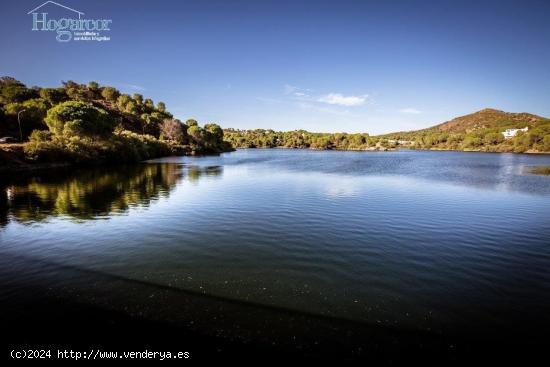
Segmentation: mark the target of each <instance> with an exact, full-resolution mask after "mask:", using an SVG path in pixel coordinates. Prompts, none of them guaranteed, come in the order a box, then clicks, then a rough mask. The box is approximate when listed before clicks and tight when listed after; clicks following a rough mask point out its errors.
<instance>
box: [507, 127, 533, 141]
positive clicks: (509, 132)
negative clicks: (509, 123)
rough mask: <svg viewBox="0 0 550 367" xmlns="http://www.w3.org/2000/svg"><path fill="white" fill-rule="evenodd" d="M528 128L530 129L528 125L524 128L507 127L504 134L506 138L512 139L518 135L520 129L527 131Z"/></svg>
mask: <svg viewBox="0 0 550 367" xmlns="http://www.w3.org/2000/svg"><path fill="white" fill-rule="evenodd" d="M527 130H529V127H528V126H526V127H524V128H523V129H506V131H504V132H503V133H502V135H504V138H505V139H510V138H513V137H514V136H516V135H517V133H518V132H519V131H527Z"/></svg>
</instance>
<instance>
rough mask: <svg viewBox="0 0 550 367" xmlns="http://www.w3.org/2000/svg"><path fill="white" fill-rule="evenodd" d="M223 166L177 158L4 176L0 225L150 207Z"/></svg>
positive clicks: (0, 191)
mask: <svg viewBox="0 0 550 367" xmlns="http://www.w3.org/2000/svg"><path fill="white" fill-rule="evenodd" d="M222 173H223V169H222V167H219V166H208V167H198V166H193V165H181V164H173V163H157V164H139V165H134V166H126V167H122V168H121V167H118V168H116V169H115V168H93V169H90V168H87V169H77V170H68V169H62V170H54V171H50V172H41V173H39V174H36V173H34V174H28V175H24V176H18V177H14V176H11V177H3V178H1V179H0V227H2V226H5V225H7V224H8V223H9V222H10V221H16V222H19V223H33V222H37V221H43V220H47V219H49V218H52V217H56V216H67V217H69V218H71V219H73V220H93V219H102V218H106V217H108V216H109V215H113V214H115V215H116V214H121V213H125V212H127V211H128V210H129V209H130V208H131V207H139V206H141V207H147V206H149V205H150V204H151V203H152V202H154V201H156V200H158V199H159V198H162V197H168V196H169V195H170V193H171V191H172V190H173V189H174V188H175V187H176V185H177V183H178V182H180V181H182V180H188V181H189V182H197V181H199V180H200V179H201V177H213V176H220V175H221V174H222Z"/></svg>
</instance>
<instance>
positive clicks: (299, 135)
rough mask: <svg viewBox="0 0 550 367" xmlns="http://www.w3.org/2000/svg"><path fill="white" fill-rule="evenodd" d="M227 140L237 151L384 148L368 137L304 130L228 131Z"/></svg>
mask: <svg viewBox="0 0 550 367" xmlns="http://www.w3.org/2000/svg"><path fill="white" fill-rule="evenodd" d="M224 132H225V134H224V137H225V140H226V141H227V142H229V143H231V144H232V145H233V146H234V147H237V148H279V147H280V148H310V149H338V150H368V149H383V147H381V145H380V144H378V145H377V143H378V142H379V140H378V139H376V138H372V137H370V136H369V134H347V133H335V134H327V133H311V132H308V131H305V130H296V131H273V130H263V129H256V130H235V129H225V130H224Z"/></svg>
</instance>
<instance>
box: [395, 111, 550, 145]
mask: <svg viewBox="0 0 550 367" xmlns="http://www.w3.org/2000/svg"><path fill="white" fill-rule="evenodd" d="M548 123H550V119H548V118H545V117H541V116H537V115H533V114H530V113H526V112H521V113H512V112H504V111H500V110H495V109H492V108H486V109H483V110H481V111H477V112H474V113H471V114H469V115H465V116H460V117H456V118H454V119H452V120H450V121H446V122H443V123H441V124H438V125H435V126H432V127H429V128H426V129H421V130H414V131H402V132H395V133H390V134H385V135H384V136H385V137H390V136H396V135H398V136H399V137H400V138H405V137H406V136H407V135H417V134H418V133H455V134H456V133H462V134H467V133H470V132H473V131H475V130H483V129H499V130H505V129H511V128H524V127H526V126H527V127H529V128H533V127H537V126H539V125H543V124H548Z"/></svg>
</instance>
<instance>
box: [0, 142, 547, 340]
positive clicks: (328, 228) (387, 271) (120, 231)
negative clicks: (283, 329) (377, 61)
mask: <svg viewBox="0 0 550 367" xmlns="http://www.w3.org/2000/svg"><path fill="white" fill-rule="evenodd" d="M536 165H550V156H530V155H513V154H488V153H462V152H415V151H400V152H334V151H306V150H239V151H237V152H232V153H227V154H223V155H221V156H219V157H197V158H195V157H170V158H165V159H160V160H156V161H154V162H148V163H144V164H141V165H138V166H132V167H122V168H120V167H118V168H114V169H84V170H78V171H73V170H71V171H62V172H50V173H48V174H44V173H43V174H40V175H38V174H37V175H35V176H32V177H26V178H25V177H20V178H17V177H11V178H10V177H8V178H6V177H5V178H4V181H5V182H4V183H3V184H2V186H0V189H1V191H0V195H1V197H0V257H2V258H8V257H9V258H10V259H11V260H10V261H9V262H6V261H2V263H1V266H2V267H3V269H4V270H6V269H9V268H10V266H14V265H13V259H14V258H16V259H17V258H21V259H34V260H44V261H47V263H48V264H59V265H70V266H74V267H77V268H79V269H86V270H94V271H97V272H101V273H103V274H113V275H117V276H121V277H124V278H127V279H133V280H144V281H147V282H152V283H155V284H159V285H163V286H170V287H174V288H179V289H185V290H192V291H196V292H201V293H205V294H211V295H216V296H220V297H224V298H228V299H237V300H242V301H249V302H254V303H258V304H265V305H272V306H276V307H281V308H285V309H289V310H299V311H306V312H310V313H314V314H320V315H326V316H332V317H337V318H344V319H350V320H357V321H363V322H366V323H373V324H381V325H391V326H397V327H401V326H402V327H408V328H409V327H410V328H416V329H423V330H434V331H443V332H444V331H445V330H447V329H452V328H455V327H465V328H469V327H476V328H479V327H481V326H483V327H486V328H487V329H492V330H497V329H503V330H504V329H510V330H516V329H517V328H518V327H520V325H522V324H530V325H533V324H537V325H547V324H550V321H549V317H550V312H548V311H550V176H538V175H532V174H530V173H529V172H528V171H529V167H531V166H536ZM48 269H50V268H48ZM11 276H12V277H13V278H14V279H18V280H19V281H21V280H23V281H28V282H32V281H34V280H37V279H40V277H42V276H44V273H43V272H42V271H41V269H40V268H39V267H38V268H36V269H34V271H32V272H26V273H21V272H15V271H14V272H13V274H12V275H11ZM60 276H62V273H61V275H60ZM21 278H23V279H21ZM117 292H120V293H122V294H124V292H130V290H128V289H124V288H121V289H119V290H117ZM5 296H6V295H5ZM8 296H9V297H17V294H16V293H15V294H10V295H8ZM174 307H176V306H174Z"/></svg>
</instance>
